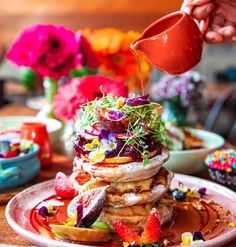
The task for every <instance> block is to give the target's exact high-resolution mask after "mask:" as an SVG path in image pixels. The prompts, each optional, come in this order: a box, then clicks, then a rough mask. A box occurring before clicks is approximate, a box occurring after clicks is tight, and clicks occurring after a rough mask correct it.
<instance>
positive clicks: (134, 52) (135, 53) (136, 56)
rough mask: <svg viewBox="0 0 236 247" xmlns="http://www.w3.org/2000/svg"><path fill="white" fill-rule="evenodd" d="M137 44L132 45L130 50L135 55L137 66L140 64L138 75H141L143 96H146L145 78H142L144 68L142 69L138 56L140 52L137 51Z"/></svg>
mask: <svg viewBox="0 0 236 247" xmlns="http://www.w3.org/2000/svg"><path fill="white" fill-rule="evenodd" d="M134 44H135V42H134V43H132V44H131V45H130V50H131V51H132V53H133V54H134V56H135V58H136V61H137V64H138V75H139V80H140V86H141V92H142V96H143V95H144V84H143V76H142V68H141V62H140V57H139V54H138V51H137V50H136V49H135V45H134Z"/></svg>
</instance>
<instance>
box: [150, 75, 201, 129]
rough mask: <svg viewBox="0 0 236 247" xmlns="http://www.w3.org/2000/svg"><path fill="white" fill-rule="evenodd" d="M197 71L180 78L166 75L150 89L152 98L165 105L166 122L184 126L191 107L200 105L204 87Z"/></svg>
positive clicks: (164, 116) (164, 115)
mask: <svg viewBox="0 0 236 247" xmlns="http://www.w3.org/2000/svg"><path fill="white" fill-rule="evenodd" d="M203 82H204V80H203V78H202V76H201V75H200V74H199V73H198V72H195V71H190V72H187V73H185V74H183V75H179V76H171V75H166V76H164V77H163V78H161V80H160V81H159V82H157V83H154V84H153V85H152V87H151V88H150V97H151V98H152V99H153V100H154V101H157V102H161V103H162V104H163V105H164V113H163V118H164V120H167V121H170V122H174V123H176V124H177V125H184V124H185V120H186V114H187V111H188V109H189V107H190V106H193V105H195V104H197V103H198V101H199V100H200V98H201V96H202V89H203V85H204V83H203Z"/></svg>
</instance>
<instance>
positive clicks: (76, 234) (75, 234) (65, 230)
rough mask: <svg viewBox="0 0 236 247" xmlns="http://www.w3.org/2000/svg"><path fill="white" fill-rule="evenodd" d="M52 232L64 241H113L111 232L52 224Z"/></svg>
mask: <svg viewBox="0 0 236 247" xmlns="http://www.w3.org/2000/svg"><path fill="white" fill-rule="evenodd" d="M50 227H51V229H52V232H53V233H54V234H55V235H56V237H57V238H59V239H62V240H74V241H81V242H87V243H91V242H103V241H108V240H109V239H111V236H110V231H108V230H98V229H92V228H84V227H71V226H65V225H54V224H50Z"/></svg>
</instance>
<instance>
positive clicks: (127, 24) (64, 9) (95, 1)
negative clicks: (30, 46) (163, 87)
mask: <svg viewBox="0 0 236 247" xmlns="http://www.w3.org/2000/svg"><path fill="white" fill-rule="evenodd" d="M181 2H182V0H0V44H5V45H7V46H8V45H9V43H10V42H11V41H12V39H13V37H14V36H15V34H16V33H17V32H19V30H21V29H22V28H24V27H26V26H28V25H31V24H34V23H39V22H40V23H55V24H62V25H64V26H66V27H68V28H71V29H72V30H74V31H76V30H78V29H81V28H85V27H91V28H101V27H117V28H121V29H122V30H131V29H132V30H137V31H142V30H143V29H144V28H145V27H146V26H147V25H148V24H150V23H151V22H152V21H154V20H156V19H157V18H158V17H160V16H162V15H164V14H166V13H170V12H172V11H175V10H178V9H179V7H180V5H181Z"/></svg>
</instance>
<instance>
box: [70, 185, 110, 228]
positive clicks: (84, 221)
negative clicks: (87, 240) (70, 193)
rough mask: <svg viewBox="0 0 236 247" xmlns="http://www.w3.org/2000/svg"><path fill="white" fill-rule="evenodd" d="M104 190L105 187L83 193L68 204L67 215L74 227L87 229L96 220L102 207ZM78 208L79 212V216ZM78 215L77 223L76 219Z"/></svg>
mask: <svg viewBox="0 0 236 247" xmlns="http://www.w3.org/2000/svg"><path fill="white" fill-rule="evenodd" d="M106 189H107V187H100V188H96V189H91V190H89V191H87V192H85V193H82V194H79V195H78V196H76V197H75V198H74V199H73V200H72V201H71V202H70V203H69V205H68V207H67V214H68V216H69V220H71V221H72V224H73V225H74V226H84V227H89V226H91V225H92V224H93V223H94V222H95V221H96V220H97V218H98V217H99V215H100V213H101V211H102V209H103V206H104V202H105V198H106ZM82 205H83V206H82ZM78 207H79V210H80V211H79V214H78ZM81 211H82V212H81ZM79 215H80V217H79V222H78V218H77V217H78V216H79Z"/></svg>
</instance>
